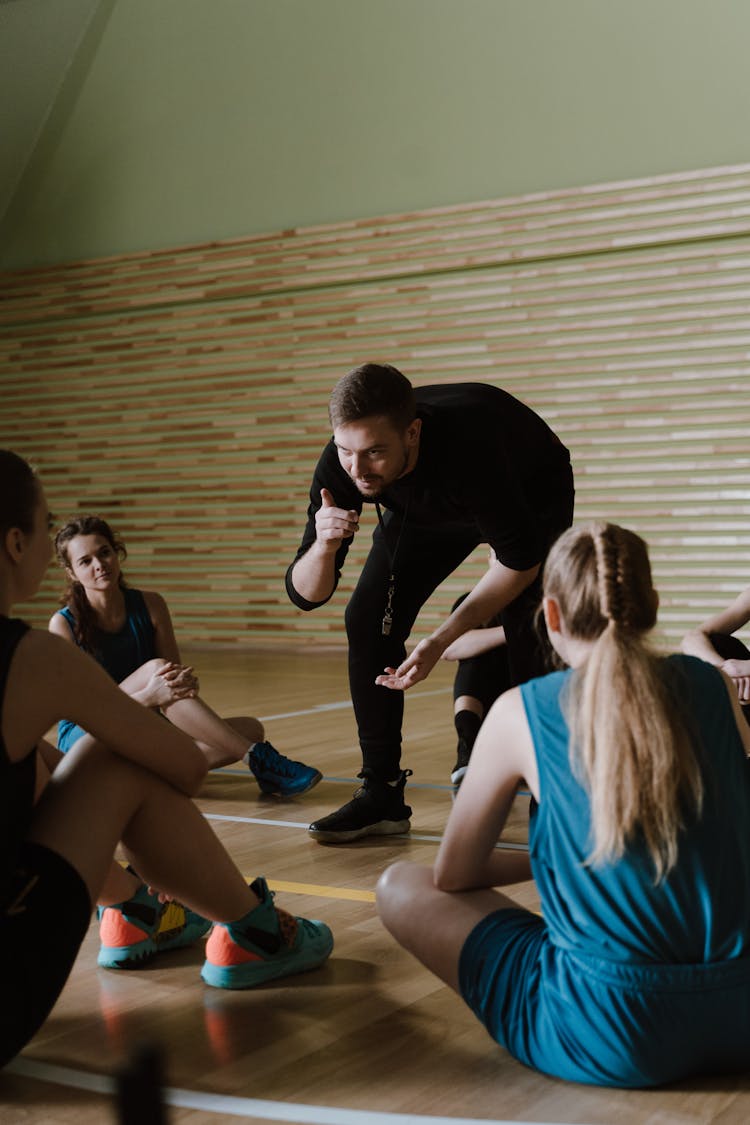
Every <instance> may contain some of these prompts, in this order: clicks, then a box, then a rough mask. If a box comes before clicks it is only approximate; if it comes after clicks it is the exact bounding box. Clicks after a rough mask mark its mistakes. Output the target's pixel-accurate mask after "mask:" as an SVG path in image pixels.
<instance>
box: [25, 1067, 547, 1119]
mask: <svg viewBox="0 0 750 1125" xmlns="http://www.w3.org/2000/svg"><path fill="white" fill-rule="evenodd" d="M5 1073H6V1074H17V1075H19V1076H20V1077H22V1078H36V1079H37V1080H38V1081H39V1082H54V1083H56V1084H57V1085H58V1086H69V1087H73V1088H74V1089H78V1090H90V1091H92V1092H94V1093H97V1094H109V1095H113V1094H114V1092H115V1083H114V1080H113V1079H112V1078H109V1077H108V1076H107V1075H105V1074H92V1073H91V1072H90V1071H85V1070H73V1069H72V1068H71V1067H67V1066H53V1065H51V1064H49V1063H44V1062H37V1061H36V1060H34V1059H25V1058H17V1059H15V1060H14V1062H12V1063H9V1064H8V1065H7V1066H6V1067H5ZM164 1101H165V1102H166V1104H167V1105H173V1106H179V1107H180V1108H182V1109H203V1110H208V1112H209V1113H223V1114H226V1115H227V1116H230V1117H244V1118H245V1119H248V1118H254V1117H255V1118H264V1119H265V1120H267V1121H288V1122H294V1123H295V1125H522V1123H521V1122H518V1121H509V1120H508V1119H507V1118H503V1119H499V1118H493V1119H490V1118H487V1117H481V1118H479V1117H432V1116H430V1115H429V1114H421V1113H389V1112H386V1111H384V1112H382V1113H380V1112H378V1111H377V1110H368V1109H339V1108H338V1107H337V1106H326V1105H305V1103H304V1102H272V1101H265V1100H263V1099H262V1098H238V1097H232V1096H230V1095H227V1094H205V1093H201V1092H200V1091H198V1090H182V1089H178V1088H176V1087H173V1086H167V1087H166V1088H165V1090H164ZM525 1125H529V1123H528V1121H527V1122H526V1123H525ZM544 1125H559V1123H558V1122H546V1123H544Z"/></svg>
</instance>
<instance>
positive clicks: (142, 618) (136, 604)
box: [57, 586, 156, 752]
mask: <svg viewBox="0 0 750 1125" xmlns="http://www.w3.org/2000/svg"><path fill="white" fill-rule="evenodd" d="M122 592H123V594H124V596H125V613H126V618H125V624H124V625H123V627H122V629H120V631H119V632H117V633H105V632H103V631H102V630H97V633H96V642H95V648H94V651H93V652H92V653H91V655H92V656H93V657H94V659H95V660H96V661H97V663H99V664H101V666H102V668H104V670H105V671H106V672H108V673H109V675H110V676H111V677H112V679H113V680H114V681H115V682H116V683H118V684H119V683H122V681H123V680H124V679H127V677H128V676H129V675H130V673H131V672H135V670H136V668H140V666H141V665H142V664H145V663H146V661H147V660H153V658H154V657H155V656H156V650H155V636H154V626H153V624H152V621H151V617H150V615H149V612H148V608H147V606H146V600H145V598H144V597H143V594H142V593H141V591H140V590H131V589H130V587H129V586H125V587H124V588H123V591H122ZM58 613H60V614H62V616H63V617H64V618H65V620H66V621H67V622H68V624H69V626H70V631H71V633H73V637H74V639H75V632H74V627H75V617H74V615H73V613H72V612H71V611H70V609H69V608H68V607H67V606H63V608H62V609H60V610H58ZM84 733H85V732H84V731H83V730H82V729H81V728H80V727H78V726H76V725H75V723H72V722H70V721H69V720H68V719H63V720H61V722H60V723H59V724H58V728H57V747H58V749H59V750H62V751H63V752H65V751H67V750H69V749H70V747H71V746H72V745H73V743H74V742H76V741H77V740H78V739H79V738H80V737H81V735H82V734H84Z"/></svg>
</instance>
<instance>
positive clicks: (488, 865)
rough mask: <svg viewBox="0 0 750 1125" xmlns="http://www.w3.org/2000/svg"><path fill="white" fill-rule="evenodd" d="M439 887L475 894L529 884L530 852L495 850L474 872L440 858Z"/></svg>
mask: <svg viewBox="0 0 750 1125" xmlns="http://www.w3.org/2000/svg"><path fill="white" fill-rule="evenodd" d="M434 871H435V875H434V878H435V886H436V887H437V888H438V889H439V890H441V891H472V890H479V889H481V888H484V887H505V886H510V885H511V884H512V883H526V882H528V880H529V879H531V878H532V874H531V860H530V858H529V853H528V852H522V851H518V852H516V851H502V850H501V849H495V850H494V851H492V852H491V853H490V854H489V855H488V856H487V858H486V860H485V861H484V863H482V864H480V865H477V866H476V867H474V868H473V869H472V870H471V871H469V870H467V869H465V867H464V864H463V863H460V862H459V864H458V865H457V867H456V868H455V869H454V865H453V864H452V863H451V862H450V861H449V860H448V861H445V860H444V861H442V862H441V859H440V857H438V861H437V862H436V864H435V869H434Z"/></svg>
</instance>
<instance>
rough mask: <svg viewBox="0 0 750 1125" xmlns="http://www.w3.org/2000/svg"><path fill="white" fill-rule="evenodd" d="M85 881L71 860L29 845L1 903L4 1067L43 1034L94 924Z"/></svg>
mask: <svg viewBox="0 0 750 1125" xmlns="http://www.w3.org/2000/svg"><path fill="white" fill-rule="evenodd" d="M91 909H92V907H91V902H90V901H89V895H88V891H87V889H86V885H85V883H84V882H83V879H82V878H81V876H80V875H79V874H78V872H77V871H75V870H74V869H73V868H72V867H71V865H70V864H69V863H68V862H67V860H65V859H63V858H62V856H59V855H58V854H57V853H56V852H53V851H50V849H49V848H45V847H43V846H42V845H41V844H32V843H25V844H22V845H21V852H20V856H19V859H18V862H17V864H16V865H15V868H14V870H13V872H12V874H11V877H10V882H9V885H8V888H7V891H6V894H5V897H4V901H3V902H2V904H0V961H1V962H2V974H3V976H2V996H3V1003H2V1009H1V1011H0V1066H5V1064H6V1063H7V1062H9V1060H10V1059H12V1058H13V1057H14V1056H15V1055H17V1054H18V1052H19V1051H20V1050H21V1049H22V1047H25V1046H26V1044H27V1043H28V1041H29V1040H30V1039H31V1038H32V1036H33V1035H35V1034H36V1032H37V1031H38V1030H39V1028H40V1027H41V1026H42V1024H43V1023H44V1021H45V1020H46V1018H47V1016H48V1015H49V1013H50V1012H51V1010H52V1008H53V1006H54V1004H55V1001H56V1000H57V998H58V996H59V995H60V993H61V992H62V990H63V986H64V985H65V982H66V980H67V979H68V976H69V975H70V970H71V969H72V967H73V962H74V961H75V959H76V956H77V954H78V950H79V948H80V945H81V942H82V941H83V938H84V936H85V934H86V931H87V930H88V927H89V922H90V920H91Z"/></svg>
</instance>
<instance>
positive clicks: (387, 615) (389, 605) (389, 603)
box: [375, 492, 411, 637]
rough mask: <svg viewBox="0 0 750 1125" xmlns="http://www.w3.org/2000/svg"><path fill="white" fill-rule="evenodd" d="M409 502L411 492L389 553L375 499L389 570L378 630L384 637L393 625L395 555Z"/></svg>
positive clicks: (383, 525)
mask: <svg viewBox="0 0 750 1125" xmlns="http://www.w3.org/2000/svg"><path fill="white" fill-rule="evenodd" d="M410 502H411V492H410V493H409V496H408V498H407V501H406V507H405V509H404V514H403V516H402V517H401V527H400V528H399V532H398V538H397V539H396V546H395V547H394V548H393V553H392V554H391V549H390V547H389V546H388V538H387V536H386V531H385V522H384V520H383V513H382V512H381V510H380V504H379V503H378V502H377V500H376V501H375V510H376V512H377V513H378V523H379V524H380V530H381V531H382V533H383V546H384V548H385V553H386V554H387V555H388V565H389V567H390V571H391V574H390V577H389V579H388V593H387V595H386V599H385V611H384V613H383V623H382V626H381V630H380V631H381V634H382V636H384V637H387V636H389V635H390V632H391V626H392V625H393V598H394V595H395V593H396V555H397V554H398V549H399V546H400V545H401V536H402V535H403V534H404V527H405V526H406V517H407V516H408V514H409V504H410Z"/></svg>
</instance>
